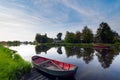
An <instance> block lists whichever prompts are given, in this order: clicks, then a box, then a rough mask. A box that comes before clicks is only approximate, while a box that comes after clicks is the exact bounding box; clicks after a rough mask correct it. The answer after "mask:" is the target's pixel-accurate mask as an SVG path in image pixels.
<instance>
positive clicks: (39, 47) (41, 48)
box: [35, 45, 51, 54]
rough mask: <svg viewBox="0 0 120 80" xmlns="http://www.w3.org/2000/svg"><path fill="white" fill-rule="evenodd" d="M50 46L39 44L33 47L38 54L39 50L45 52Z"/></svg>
mask: <svg viewBox="0 0 120 80" xmlns="http://www.w3.org/2000/svg"><path fill="white" fill-rule="evenodd" d="M50 48H51V47H49V46H46V45H39V46H36V47H35V51H36V53H37V54H40V53H41V52H45V53H47V51H48V50H49V49H50Z"/></svg>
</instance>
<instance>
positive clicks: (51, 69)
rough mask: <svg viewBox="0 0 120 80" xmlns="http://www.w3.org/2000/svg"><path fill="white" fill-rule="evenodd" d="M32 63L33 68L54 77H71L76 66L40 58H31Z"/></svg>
mask: <svg viewBox="0 0 120 80" xmlns="http://www.w3.org/2000/svg"><path fill="white" fill-rule="evenodd" d="M32 63H33V65H34V67H35V68H37V69H39V70H41V71H43V72H45V73H48V74H51V75H54V76H73V75H74V74H75V73H76V71H77V66H75V65H73V64H69V63H64V62H60V61H56V60H52V59H48V58H44V57H40V56H33V57H32Z"/></svg>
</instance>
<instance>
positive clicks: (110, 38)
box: [95, 22, 119, 43]
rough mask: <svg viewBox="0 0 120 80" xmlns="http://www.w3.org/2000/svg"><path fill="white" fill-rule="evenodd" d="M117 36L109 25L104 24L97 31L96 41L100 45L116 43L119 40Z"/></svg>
mask: <svg viewBox="0 0 120 80" xmlns="http://www.w3.org/2000/svg"><path fill="white" fill-rule="evenodd" d="M116 34H117V33H116V32H113V30H111V28H110V26H109V25H108V24H107V23H104V22H102V23H101V24H100V27H99V28H98V29H97V33H96V36H95V41H96V42H99V43H114V42H116V41H118V40H119V39H118V36H116Z"/></svg>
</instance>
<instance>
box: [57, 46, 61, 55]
mask: <svg viewBox="0 0 120 80" xmlns="http://www.w3.org/2000/svg"><path fill="white" fill-rule="evenodd" d="M57 52H58V53H59V54H62V50H61V46H60V47H58V49H57Z"/></svg>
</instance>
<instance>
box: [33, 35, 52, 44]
mask: <svg viewBox="0 0 120 80" xmlns="http://www.w3.org/2000/svg"><path fill="white" fill-rule="evenodd" d="M35 41H36V42H37V43H49V42H52V41H53V39H51V38H48V37H47V34H45V35H41V34H36V37H35Z"/></svg>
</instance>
